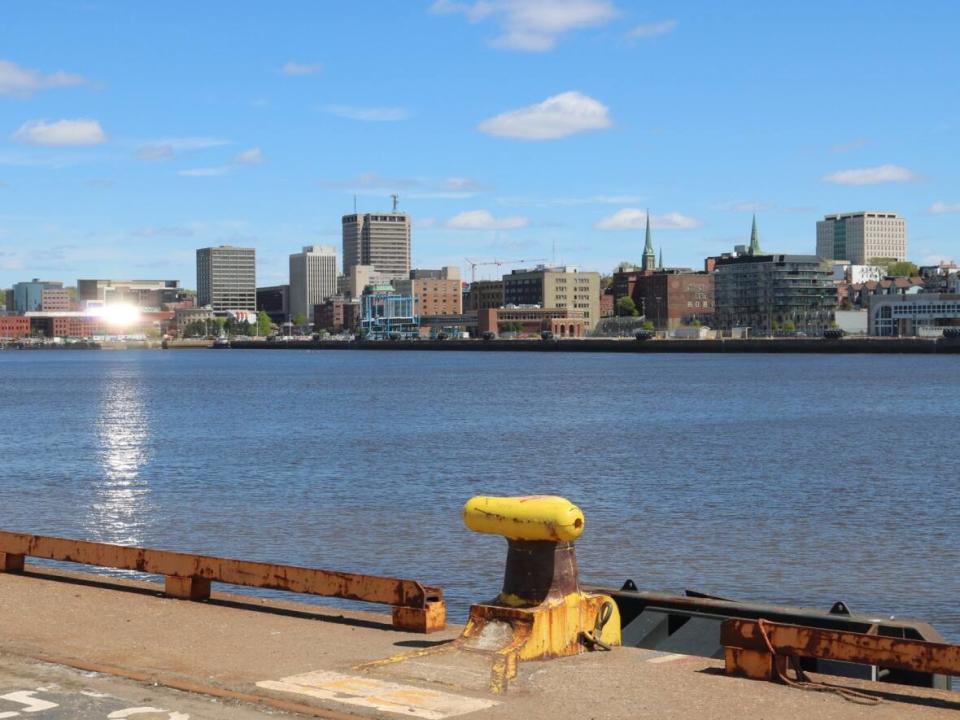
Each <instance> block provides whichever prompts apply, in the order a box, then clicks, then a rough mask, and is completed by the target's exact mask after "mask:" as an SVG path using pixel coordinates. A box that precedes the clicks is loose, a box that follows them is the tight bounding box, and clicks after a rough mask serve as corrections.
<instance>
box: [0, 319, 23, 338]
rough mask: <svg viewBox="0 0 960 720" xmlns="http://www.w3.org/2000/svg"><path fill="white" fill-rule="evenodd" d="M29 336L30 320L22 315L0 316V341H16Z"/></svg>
mask: <svg viewBox="0 0 960 720" xmlns="http://www.w3.org/2000/svg"><path fill="white" fill-rule="evenodd" d="M29 335H30V318H28V317H24V316H23V315H2V316H0V339H4V340H16V339H17V338H22V337H28V336H29Z"/></svg>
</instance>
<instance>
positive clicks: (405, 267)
mask: <svg viewBox="0 0 960 720" xmlns="http://www.w3.org/2000/svg"><path fill="white" fill-rule="evenodd" d="M354 265H373V267H374V268H375V269H376V271H377V272H378V273H379V274H381V275H384V276H386V277H389V278H391V279H393V278H396V279H401V280H406V279H408V278H409V276H410V216H409V215H407V214H406V213H402V212H396V211H394V212H388V213H353V214H351V215H344V216H343V274H344V275H349V274H350V269H351V268H352V267H353V266H354Z"/></svg>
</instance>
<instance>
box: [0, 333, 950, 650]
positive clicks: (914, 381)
mask: <svg viewBox="0 0 960 720" xmlns="http://www.w3.org/2000/svg"><path fill="white" fill-rule="evenodd" d="M957 362H958V361H957V360H956V359H955V358H952V357H943V356H856V357H854V356H844V355H827V356H824V355H819V356H806V355H803V356H797V355H712V356H703V355H669V356H657V355H623V356H619V355H618V356H611V355H599V354H598V355H592V354H554V353H549V354H541V353H531V354H526V353H493V352H492V353H483V354H478V353H458V352H445V353H429V352H377V353H364V352H323V351H302V352H292V351H291V352H273V353H271V352H256V351H239V350H231V351H225V352H211V351H207V350H196V351H193V350H183V351H169V352H161V351H127V352H92V351H91V352H54V351H49V352H42V351H37V352H26V351H23V352H2V353H0V427H2V428H3V440H2V443H0V528H3V529H7V530H15V531H22V532H33V533H43V534H53V535H62V536H68V537H81V538H87V539H92V540H100V541H105V542H118V543H130V544H142V545H147V546H153V547H162V548H169V549H179V550H185V551H191V552H201V553H209V554H220V555H227V556H233V557H241V558H247V559H256V560H268V561H278V562H286V563H293V564H304V565H312V566H318V567H325V568H332V569H344V570H353V571H359V572H371V573H382V574H390V575H399V576H406V577H413V578H416V579H419V580H421V581H423V582H425V583H430V584H439V585H441V586H443V587H444V588H445V590H446V593H447V599H448V604H449V609H450V615H451V617H452V619H454V620H462V619H463V618H464V617H465V614H466V608H467V606H468V604H469V603H470V602H471V601H476V600H483V599H489V598H490V597H492V596H493V595H494V594H495V593H496V591H497V589H498V588H499V584H500V581H501V574H502V570H503V560H504V556H505V543H504V541H503V540H502V539H499V538H495V537H481V536H477V535H474V534H471V533H469V532H468V531H467V530H465V529H464V528H463V525H462V522H461V519H460V509H461V507H462V505H463V502H464V501H465V500H466V499H467V498H468V497H470V496H472V495H475V494H530V493H551V494H559V495H564V496H566V497H569V498H570V499H571V500H573V501H575V502H576V503H578V504H579V505H580V506H581V507H582V508H583V509H584V512H585V514H586V517H587V526H586V532H585V534H584V537H583V538H582V540H581V541H580V542H579V544H578V555H579V561H580V566H581V576H582V577H583V578H584V579H585V580H587V581H590V582H600V583H607V584H615V585H620V584H621V583H622V582H623V581H624V579H626V578H627V577H630V578H633V579H634V581H635V582H636V583H637V585H638V586H640V587H641V588H645V589H667V590H682V589H684V588H693V589H697V590H700V591H703V592H708V593H712V594H716V595H721V596H726V597H734V598H743V599H756V600H765V601H771V602H785V603H792V604H800V605H804V606H813V607H821V608H824V609H826V608H828V607H829V606H830V605H831V604H832V603H833V602H834V601H836V600H843V601H845V602H846V603H847V605H848V606H850V607H851V608H852V609H853V610H854V611H855V612H871V613H878V614H882V615H885V616H889V615H891V614H896V615H898V616H904V617H905V616H914V617H919V618H922V619H925V620H928V621H929V622H931V623H933V624H934V626H935V627H937V628H938V629H939V630H940V631H941V633H942V634H944V636H946V637H947V638H948V639H950V640H952V641H960V610H958V601H957V597H958V596H960V580H958V578H957V574H956V570H957V566H958V560H960V532H958V530H960V519H958V518H960V481H958V477H960V470H958V469H960V465H958V458H957V453H956V441H957V437H958V430H960V396H958V393H957V387H958V378H960V366H958V364H957Z"/></svg>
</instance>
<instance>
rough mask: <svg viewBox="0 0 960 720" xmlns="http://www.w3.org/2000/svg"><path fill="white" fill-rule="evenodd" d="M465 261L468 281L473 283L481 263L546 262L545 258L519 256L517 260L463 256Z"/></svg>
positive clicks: (499, 264) (514, 263)
mask: <svg viewBox="0 0 960 720" xmlns="http://www.w3.org/2000/svg"><path fill="white" fill-rule="evenodd" d="M464 260H466V261H467V263H468V264H469V265H470V283H471V284H472V283H475V282H476V281H477V268H478V267H481V266H483V265H496V266H497V267H500V266H501V265H519V264H520V263H533V262H546V261H547V259H546V258H520V259H519V260H497V259H496V258H494V259H493V260H471V259H470V258H464Z"/></svg>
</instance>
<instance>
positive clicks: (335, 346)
mask: <svg viewBox="0 0 960 720" xmlns="http://www.w3.org/2000/svg"><path fill="white" fill-rule="evenodd" d="M171 347H172V346H171ZM230 347H231V348H233V349H242V350H433V351H441V352H442V351H465V352H574V353H654V354H655V353H796V354H847V353H851V354H881V355H883V354H909V355H956V354H960V339H958V338H840V339H822V338H769V339H767V338H751V339H723V340H633V339H608V338H585V339H569V340H359V341H350V342H345V341H332V340H320V341H303V340H289V341H275V342H267V341H263V340H261V341H254V340H250V341H244V340H234V341H232V342H231V343H230Z"/></svg>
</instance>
